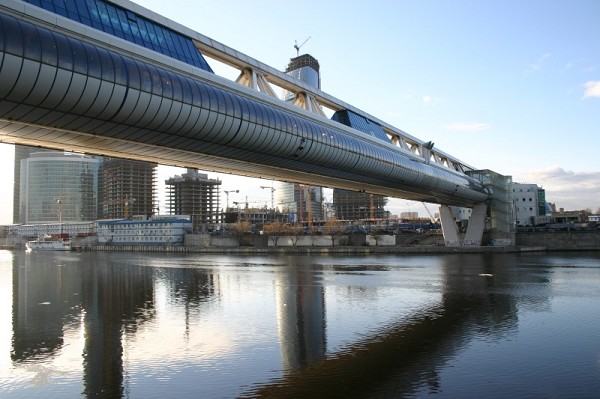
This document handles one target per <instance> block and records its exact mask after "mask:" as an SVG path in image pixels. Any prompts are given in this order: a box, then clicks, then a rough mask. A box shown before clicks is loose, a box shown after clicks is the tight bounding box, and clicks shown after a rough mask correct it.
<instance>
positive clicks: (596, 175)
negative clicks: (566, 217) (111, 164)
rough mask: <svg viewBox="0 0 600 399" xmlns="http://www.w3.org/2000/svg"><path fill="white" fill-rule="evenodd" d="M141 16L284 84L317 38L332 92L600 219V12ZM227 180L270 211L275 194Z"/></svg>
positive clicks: (209, 6)
mask: <svg viewBox="0 0 600 399" xmlns="http://www.w3.org/2000/svg"><path fill="white" fill-rule="evenodd" d="M137 3H138V4H140V5H142V6H144V7H146V8H149V9H151V10H153V11H155V12H158V13H159V14H162V15H164V16H166V17H167V18H170V19H173V20H175V21H176V22H179V23H181V24H182V25H184V26H187V27H189V28H191V29H193V30H195V31H198V32H200V33H202V34H204V35H206V36H209V37H211V38H213V39H215V40H217V41H219V42H221V43H224V44H226V45H228V46H230V47H232V48H234V49H236V50H238V51H241V52H243V53H245V54H247V55H249V56H251V57H253V58H256V59H258V60H260V61H262V62H264V63H266V64H268V65H270V66H272V67H275V68H277V69H281V70H283V69H284V68H285V67H286V65H287V63H288V62H289V59H290V58H292V57H294V56H295V55H296V50H295V49H294V47H293V46H294V43H295V41H298V43H302V42H304V40H305V39H306V38H308V37H310V40H308V41H307V42H306V43H305V44H304V46H303V47H302V48H301V52H302V53H309V54H311V55H312V56H314V57H315V58H316V59H317V60H318V61H319V63H320V65H321V88H322V90H323V91H325V92H327V93H329V94H331V95H333V96H335V97H337V98H339V99H341V100H343V101H345V102H347V103H350V104H352V105H354V106H355V107H358V108H361V109H363V110H365V111H367V112H369V113H370V114H372V115H374V116H376V117H378V118H379V119H382V120H384V121H386V122H388V123H390V124H392V125H394V126H396V127H398V128H400V129H402V130H404V131H406V132H408V133H410V134H411V135H413V136H416V137H418V138H420V139H422V140H425V141H429V140H432V141H434V142H435V145H436V147H437V148H439V149H441V150H443V151H445V152H447V153H449V154H451V155H453V156H455V157H457V158H459V159H461V160H462V161H464V162H466V163H468V164H470V165H472V166H474V167H476V168H480V169H492V170H494V171H496V172H498V173H500V174H504V175H511V176H513V180H514V181H517V182H521V183H536V184H538V185H540V186H542V187H543V188H545V189H546V197H547V200H548V201H550V202H555V203H556V204H557V206H559V207H564V208H567V209H585V208H591V209H592V210H594V211H595V210H597V209H598V208H600V157H599V156H598V152H599V150H598V137H599V136H600V44H599V43H600V23H598V21H600V1H597V0H591V1H583V0H579V1H551V0H549V1H502V2H498V1H464V0H463V1H449V0H440V1H427V0H426V1H402V0H399V1H370V2H366V1H360V2H359V1H344V2H342V1H339V2H338V1H312V0H307V1H302V2H282V1H258V0H257V1H254V2H226V1H221V2H214V1H211V2H198V1H193V0H171V1H168V2H166V1H163V0H139V1H137ZM0 151H1V152H0V155H2V157H1V159H3V160H5V161H8V160H9V158H10V151H11V149H10V148H9V147H8V146H6V145H1V146H0ZM7 152H8V153H9V155H6V153H7ZM6 163H7V165H5V167H4V170H6V171H7V172H8V171H9V170H10V171H11V173H10V176H8V173H6V174H5V173H3V174H2V175H3V176H2V179H7V178H10V182H8V183H6V180H4V181H2V182H1V183H2V187H10V186H12V162H10V165H8V162H6ZM174 172H175V171H173V170H170V169H162V170H161V178H162V177H163V176H168V175H169V174H172V173H174ZM209 176H216V175H211V174H209ZM163 180H164V179H163ZM222 180H223V189H228V188H229V187H236V188H237V187H238V186H239V187H243V190H244V191H245V192H246V195H248V196H249V197H250V198H251V201H267V200H268V201H269V202H270V190H261V189H260V185H269V184H270V183H269V182H264V181H263V182H260V181H256V180H254V179H252V180H239V178H234V177H230V176H223V177H222ZM3 197H8V196H3ZM2 201H6V198H4V199H2ZM408 206H409V205H407V203H406V201H404V200H392V201H391V203H390V210H392V212H393V213H399V212H401V211H404V210H408ZM8 208H10V209H12V206H8V205H5V203H4V202H3V203H2V204H1V206H0V209H1V210H0V223H7V222H10V219H11V217H10V216H6V210H7V209H8ZM430 208H431V207H430ZM10 209H8V210H10ZM431 209H433V208H431ZM412 210H413V211H414V210H418V211H419V212H420V213H421V214H423V215H425V212H424V209H422V206H421V208H420V209H419V208H418V207H417V208H415V206H414V205H413V206H412Z"/></svg>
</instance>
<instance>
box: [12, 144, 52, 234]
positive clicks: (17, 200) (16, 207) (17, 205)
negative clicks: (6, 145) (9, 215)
mask: <svg viewBox="0 0 600 399" xmlns="http://www.w3.org/2000/svg"><path fill="white" fill-rule="evenodd" d="M40 151H46V152H52V151H51V150H43V149H40V148H39V147H30V146H27V145H20V144H15V159H14V166H13V173H14V175H13V176H14V180H13V223H15V224H18V223H25V221H24V220H22V219H21V160H23V159H27V158H29V157H30V156H31V154H33V153H34V152H40ZM56 153H58V154H62V152H60V151H56Z"/></svg>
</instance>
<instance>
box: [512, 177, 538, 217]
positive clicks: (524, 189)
mask: <svg viewBox="0 0 600 399" xmlns="http://www.w3.org/2000/svg"><path fill="white" fill-rule="evenodd" d="M512 191H513V201H514V209H515V219H516V220H515V222H516V225H517V226H533V225H535V224H536V220H539V217H540V216H545V215H546V192H545V190H544V189H542V188H540V187H538V185H537V184H523V183H514V182H513V184H512Z"/></svg>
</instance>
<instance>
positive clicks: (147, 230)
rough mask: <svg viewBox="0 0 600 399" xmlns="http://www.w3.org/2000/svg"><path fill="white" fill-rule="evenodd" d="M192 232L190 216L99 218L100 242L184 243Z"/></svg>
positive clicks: (107, 243)
mask: <svg viewBox="0 0 600 399" xmlns="http://www.w3.org/2000/svg"><path fill="white" fill-rule="evenodd" d="M191 232H192V220H191V218H190V217H189V216H167V217H165V216H158V217H153V218H151V219H148V220H123V219H118V220H99V221H98V244H101V245H102V244H104V245H182V244H183V243H184V239H185V235H186V234H188V233H191Z"/></svg>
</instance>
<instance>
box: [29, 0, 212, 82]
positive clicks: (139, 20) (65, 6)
mask: <svg viewBox="0 0 600 399" xmlns="http://www.w3.org/2000/svg"><path fill="white" fill-rule="evenodd" d="M25 1H26V2H27V3H30V4H33V5H35V6H38V7H41V8H43V9H45V10H48V11H51V12H53V13H55V14H58V15H61V16H63V17H66V18H69V19H72V20H73V21H77V22H80V23H82V24H84V25H86V26H90V27H92V28H96V29H98V30H101V31H102V32H105V33H108V34H111V35H113V36H117V37H120V38H121V39H125V40H127V41H129V42H131V43H135V44H138V45H140V46H143V47H145V48H147V49H150V50H154V51H157V52H159V53H161V54H164V55H167V56H169V57H172V58H175V59H177V60H179V61H183V62H185V63H187V64H190V65H194V66H196V67H198V68H201V69H204V70H205V71H209V72H213V71H212V69H211V68H210V66H209V65H208V63H207V62H206V60H205V59H204V57H203V56H202V54H200V52H199V51H198V49H196V46H194V43H193V42H192V40H190V39H189V38H187V37H185V36H183V35H180V34H179V33H177V32H174V31H172V30H171V29H169V28H167V27H164V26H161V25H159V24H157V23H155V22H152V21H150V20H148V19H146V18H144V17H142V16H140V15H137V14H135V13H133V12H131V11H130V10H126V9H124V8H121V7H119V6H117V5H115V4H112V3H109V2H107V1H103V0H25Z"/></svg>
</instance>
